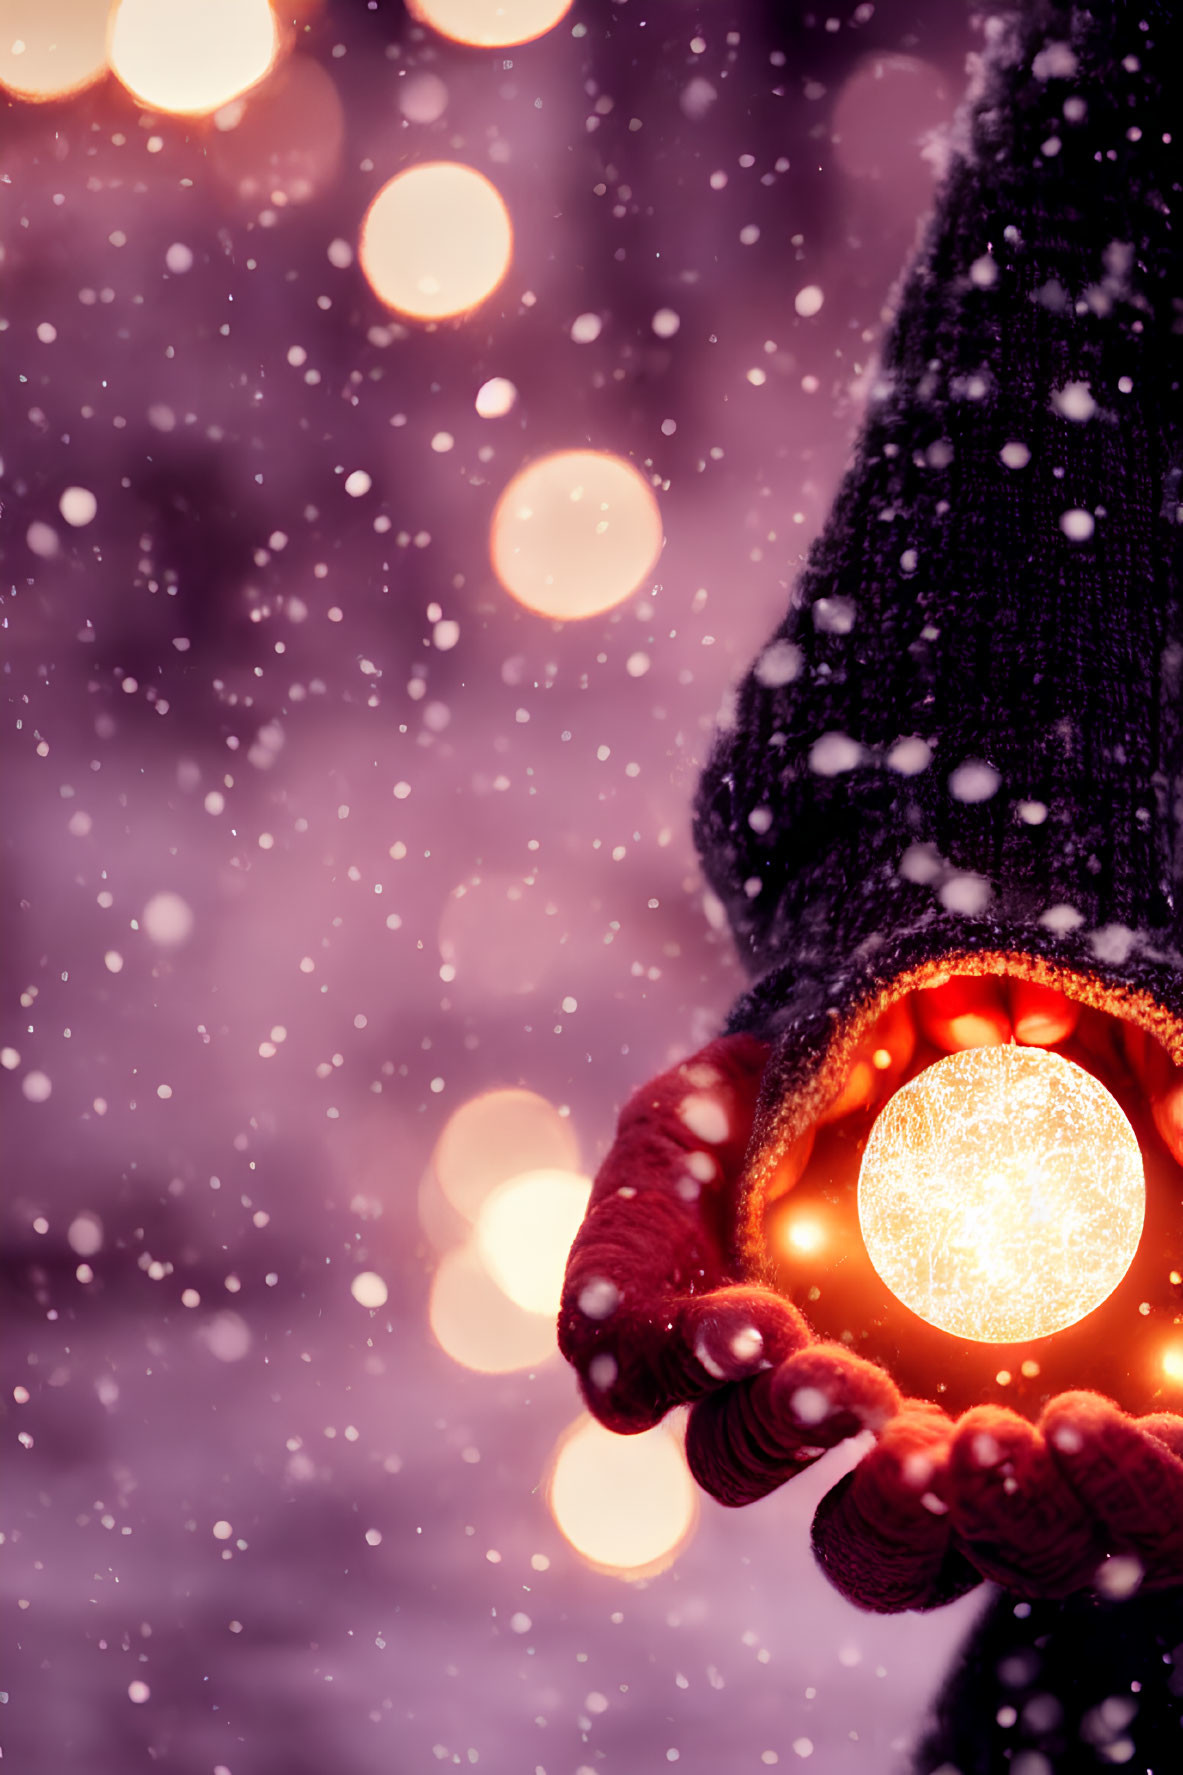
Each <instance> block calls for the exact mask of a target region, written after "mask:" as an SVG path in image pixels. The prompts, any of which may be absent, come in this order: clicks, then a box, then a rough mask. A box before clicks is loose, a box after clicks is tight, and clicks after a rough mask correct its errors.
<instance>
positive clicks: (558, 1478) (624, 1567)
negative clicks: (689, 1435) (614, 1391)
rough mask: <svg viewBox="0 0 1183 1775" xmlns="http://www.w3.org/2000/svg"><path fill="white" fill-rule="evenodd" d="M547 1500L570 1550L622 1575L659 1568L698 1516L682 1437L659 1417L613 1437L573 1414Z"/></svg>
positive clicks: (640, 1575)
mask: <svg viewBox="0 0 1183 1775" xmlns="http://www.w3.org/2000/svg"><path fill="white" fill-rule="evenodd" d="M547 1501H548V1502H549V1504H550V1509H551V1514H552V1515H553V1517H554V1519H555V1522H556V1523H557V1524H558V1527H559V1529H560V1530H561V1532H562V1534H563V1535H564V1536H565V1537H566V1539H567V1540H568V1541H569V1542H570V1543H571V1545H572V1547H574V1548H575V1550H576V1552H577V1553H579V1554H581V1555H582V1556H583V1558H584V1559H586V1560H587V1561H588V1563H589V1564H590V1565H594V1566H596V1567H598V1568H599V1569H600V1570H601V1571H608V1572H615V1573H617V1574H618V1575H620V1576H621V1577H630V1578H648V1577H652V1576H653V1574H654V1573H655V1572H659V1571H661V1570H663V1569H664V1567H666V1566H667V1565H669V1564H670V1563H671V1562H672V1560H673V1559H674V1558H675V1557H676V1556H677V1554H678V1553H679V1551H680V1550H681V1548H682V1547H683V1546H684V1544H685V1542H686V1540H687V1539H688V1537H689V1535H690V1533H691V1531H692V1530H693V1528H694V1525H695V1523H696V1521H697V1519H698V1497H697V1494H696V1492H695V1489H694V1482H693V1480H692V1479H691V1477H690V1473H689V1470H688V1468H687V1466H686V1457H685V1455H684V1454H683V1452H682V1446H681V1443H680V1441H679V1439H678V1437H677V1436H676V1435H675V1434H674V1432H673V1431H671V1430H670V1429H668V1428H667V1427H666V1426H665V1425H664V1424H658V1425H657V1427H656V1429H653V1430H645V1431H642V1433H641V1434H640V1435H639V1436H616V1435H614V1434H613V1433H612V1431H610V1430H605V1429H604V1427H603V1426H602V1425H601V1424H598V1423H596V1421H595V1419H594V1418H591V1417H586V1416H585V1417H581V1418H578V1419H576V1421H575V1423H574V1424H572V1425H570V1426H569V1428H568V1429H567V1431H566V1432H565V1434H564V1435H563V1436H562V1437H561V1438H560V1439H559V1443H558V1446H557V1448H556V1451H555V1456H554V1461H553V1465H552V1468H551V1472H550V1479H549V1483H548V1485H547Z"/></svg>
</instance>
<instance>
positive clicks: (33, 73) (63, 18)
mask: <svg viewBox="0 0 1183 1775" xmlns="http://www.w3.org/2000/svg"><path fill="white" fill-rule="evenodd" d="M110 12H111V0H2V3H0V87H3V88H4V90H5V91H6V92H10V93H12V94H13V96H14V97H15V98H18V99H59V98H64V97H66V96H67V95H68V94H70V93H75V92H80V91H81V90H82V88H83V87H84V86H89V85H90V84H91V82H92V81H95V80H98V79H100V78H101V76H102V75H104V74H105V73H106V72H107V24H108V19H109V16H110Z"/></svg>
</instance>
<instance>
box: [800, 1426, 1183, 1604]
mask: <svg viewBox="0 0 1183 1775" xmlns="http://www.w3.org/2000/svg"><path fill="white" fill-rule="evenodd" d="M921 1413H924V1414H926V1415H925V1417H924V1418H923V1420H921V1418H920V1416H919V1414H921ZM909 1419H912V1420H913V1424H912V1428H911V1429H909V1428H908V1424H909ZM918 1449H920V1450H922V1453H923V1460H922V1461H921V1462H916V1461H915V1460H914V1458H913V1456H914V1452H915V1451H916V1450H918ZM1176 1451H1178V1452H1176ZM1181 1454H1183V1420H1181V1419H1179V1418H1177V1417H1174V1416H1171V1415H1169V1414H1165V1413H1161V1414H1155V1415H1154V1416H1150V1417H1145V1418H1140V1419H1135V1418H1131V1417H1128V1416H1127V1415H1126V1414H1125V1413H1124V1412H1122V1411H1120V1410H1119V1409H1118V1407H1117V1406H1116V1405H1114V1404H1112V1403H1111V1402H1110V1401H1109V1400H1107V1399H1102V1398H1100V1397H1099V1396H1098V1395H1097V1394H1095V1393H1061V1394H1060V1395H1059V1396H1058V1397H1057V1398H1055V1399H1053V1400H1051V1401H1049V1403H1048V1405H1047V1406H1046V1408H1045V1409H1044V1412H1043V1416H1042V1418H1041V1419H1040V1422H1039V1424H1038V1425H1035V1424H1030V1423H1028V1422H1027V1421H1026V1419H1025V1418H1021V1417H1018V1416H1017V1415H1016V1414H1015V1413H1014V1412H1011V1411H1006V1410H1004V1409H1003V1408H1002V1407H1000V1406H993V1405H982V1406H975V1407H974V1408H973V1410H971V1411H967V1412H965V1413H964V1415H963V1416H962V1417H961V1418H960V1419H959V1420H958V1422H957V1423H955V1424H954V1423H951V1422H950V1421H949V1420H948V1419H946V1418H944V1417H943V1416H942V1414H940V1413H939V1412H937V1410H936V1408H935V1407H930V1406H926V1405H922V1404H920V1403H919V1402H917V1401H907V1402H906V1403H905V1406H904V1408H903V1410H902V1411H901V1414H900V1416H899V1417H897V1418H895V1419H894V1420H893V1421H892V1423H891V1424H890V1425H889V1426H888V1427H887V1430H886V1431H885V1432H884V1434H883V1436H882V1438H881V1439H880V1441H879V1443H878V1444H877V1446H876V1447H875V1448H874V1449H872V1450H871V1452H870V1453H869V1454H868V1455H867V1456H866V1457H865V1458H864V1459H863V1460H862V1461H861V1462H860V1464H859V1466H858V1467H857V1468H856V1469H855V1471H854V1473H852V1474H849V1475H847V1477H846V1479H844V1480H842V1481H841V1482H840V1483H839V1485H838V1486H836V1487H835V1488H834V1490H833V1491H832V1492H830V1493H829V1495H828V1496H827V1497H826V1498H824V1499H823V1500H822V1503H821V1505H820V1507H819V1509H818V1512H817V1517H816V1519H815V1522H814V1551H815V1552H816V1554H817V1557H818V1560H819V1562H820V1563H821V1565H822V1567H823V1569H824V1570H825V1572H826V1574H827V1576H828V1577H829V1578H830V1579H831V1581H832V1582H833V1583H834V1584H835V1585H836V1586H837V1588H838V1589H839V1590H841V1591H842V1592H843V1594H844V1595H846V1596H848V1597H849V1598H850V1600H851V1601H852V1602H854V1603H857V1604H858V1605H859V1607H861V1608H865V1609H873V1610H875V1611H877V1612H889V1611H891V1610H892V1609H897V1608H927V1607H932V1606H933V1605H934V1604H935V1603H938V1602H942V1601H946V1600H948V1595H949V1594H953V1593H956V1592H949V1591H948V1589H947V1586H948V1584H949V1582H950V1579H951V1578H952V1579H954V1581H956V1574H957V1568H960V1571H961V1573H962V1574H965V1573H970V1572H972V1573H975V1574H979V1575H980V1576H982V1577H985V1578H991V1579H993V1580H994V1581H995V1582H996V1583H999V1584H1001V1585H1003V1586H1004V1587H1005V1588H1006V1589H1008V1590H1011V1591H1014V1592H1015V1593H1016V1594H1018V1595H1020V1596H1029V1597H1053V1598H1054V1597H1064V1596H1069V1595H1071V1594H1072V1593H1073V1592H1074V1591H1078V1590H1083V1589H1088V1588H1090V1587H1092V1586H1094V1585H1095V1586H1097V1587H1098V1588H1100V1589H1102V1590H1108V1591H1109V1592H1110V1593H1111V1594H1121V1595H1124V1594H1128V1593H1129V1592H1130V1591H1132V1590H1133V1589H1136V1588H1138V1587H1139V1586H1141V1587H1144V1588H1147V1589H1165V1588H1168V1587H1171V1586H1174V1585H1178V1584H1183V1458H1180V1456H1181ZM1119 1561H1120V1564H1118V1562H1119ZM966 1587H967V1586H966V1585H965V1584H964V1583H963V1584H962V1585H961V1588H966Z"/></svg>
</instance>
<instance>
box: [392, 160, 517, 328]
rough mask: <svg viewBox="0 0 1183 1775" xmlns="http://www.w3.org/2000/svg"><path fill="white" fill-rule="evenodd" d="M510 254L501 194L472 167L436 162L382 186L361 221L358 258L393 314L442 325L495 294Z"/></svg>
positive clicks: (510, 235) (509, 234) (510, 233)
mask: <svg viewBox="0 0 1183 1775" xmlns="http://www.w3.org/2000/svg"><path fill="white" fill-rule="evenodd" d="M512 250H513V228H512V226H511V224H510V220H509V211H508V210H507V209H506V207H505V204H504V202H503V201H502V198H501V194H500V192H499V191H497V189H496V188H495V187H494V186H493V185H491V184H490V183H489V181H488V179H486V178H485V177H484V176H483V175H482V174H481V173H478V172H475V171H474V170H473V168H472V167H470V166H460V165H459V164H458V163H457V162H455V161H448V160H439V161H432V162H430V163H429V164H428V165H426V166H414V167H410V168H409V169H408V170H407V171H406V172H404V173H398V174H397V175H396V176H395V177H394V178H393V179H390V180H389V181H388V182H387V183H386V184H385V185H383V187H382V189H381V191H379V193H378V195H377V196H376V197H375V199H374V201H373V202H372V203H371V205H370V207H369V209H368V210H367V211H366V213H365V217H364V218H363V221H362V225H361V238H360V240H359V243H358V259H359V261H360V263H361V268H362V271H363V272H364V273H365V276H366V280H367V282H368V283H369V285H370V288H371V289H372V290H373V292H374V294H375V295H376V296H377V297H378V298H379V300H380V301H382V302H385V303H386V305H387V307H388V308H394V309H396V310H397V311H398V312H399V313H400V314H406V315H410V316H411V318H412V319H414V320H444V319H446V318H448V317H449V316H452V315H459V314H466V313H467V312H468V311H469V310H470V309H473V308H476V307H477V306H478V305H479V304H480V303H481V302H484V301H486V300H487V298H488V297H489V296H491V295H492V294H493V291H494V290H495V289H496V288H497V286H498V284H499V283H500V282H501V280H502V278H503V277H504V276H505V273H506V272H507V270H508V269H509V260H510V254H511V252H512Z"/></svg>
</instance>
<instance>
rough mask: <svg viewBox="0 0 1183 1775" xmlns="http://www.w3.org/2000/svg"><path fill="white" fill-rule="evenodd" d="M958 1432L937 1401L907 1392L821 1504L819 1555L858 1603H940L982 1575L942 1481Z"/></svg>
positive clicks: (879, 1607)
mask: <svg viewBox="0 0 1183 1775" xmlns="http://www.w3.org/2000/svg"><path fill="white" fill-rule="evenodd" d="M952 1433H953V1425H952V1423H951V1422H950V1421H949V1419H948V1418H947V1417H946V1416H945V1414H944V1413H943V1412H942V1411H941V1410H939V1408H938V1407H937V1406H935V1405H930V1404H929V1403H928V1401H927V1400H919V1399H906V1400H904V1402H903V1404H902V1405H901V1407H900V1411H899V1414H898V1416H896V1417H894V1418H893V1419H892V1420H891V1422H890V1423H889V1424H888V1425H887V1427H886V1428H885V1430H884V1431H883V1434H882V1435H881V1437H880V1438H879V1441H878V1442H877V1443H876V1444H875V1446H874V1448H872V1449H870V1450H869V1451H868V1453H867V1454H865V1455H864V1456H863V1458H862V1460H861V1461H860V1462H859V1464H858V1466H857V1467H856V1468H855V1469H854V1471H853V1472H852V1473H848V1474H846V1475H845V1476H844V1478H843V1479H841V1480H840V1481H839V1482H838V1484H837V1485H836V1486H834V1488H833V1489H832V1490H831V1491H829V1492H827V1494H826V1496H825V1497H824V1498H823V1499H822V1501H821V1503H820V1504H819V1505H818V1509H817V1514H816V1515H815V1516H814V1519H813V1551H814V1555H815V1557H816V1559H817V1561H818V1564H819V1565H820V1566H821V1568H822V1570H823V1571H824V1572H825V1574H826V1576H827V1578H829V1580H830V1582H831V1583H832V1584H833V1585H834V1586H835V1588H836V1589H837V1590H839V1591H841V1593H842V1594H843V1596H845V1597H846V1598H847V1600H848V1601H850V1602H852V1603H854V1604H855V1606H856V1607H857V1608H861V1609H868V1610H871V1611H873V1612H874V1613H876V1614H895V1613H898V1612H899V1611H900V1610H902V1609H925V1608H936V1607H938V1606H939V1605H940V1604H942V1603H946V1602H951V1601H952V1600H953V1598H954V1597H955V1596H961V1595H964V1593H965V1592H966V1591H967V1590H971V1589H973V1587H974V1586H975V1585H976V1584H978V1583H980V1581H981V1577H980V1574H979V1573H978V1572H977V1571H976V1570H975V1569H974V1567H973V1566H971V1565H970V1564H969V1562H968V1561H967V1560H966V1559H965V1558H964V1556H963V1555H962V1554H961V1553H959V1552H958V1551H957V1549H956V1548H954V1547H953V1546H952V1545H951V1535H950V1528H949V1519H948V1506H947V1505H946V1504H945V1503H944V1502H943V1501H942V1499H941V1498H940V1496H939V1495H938V1492H937V1491H936V1490H935V1489H934V1486H935V1485H936V1484H939V1483H940V1478H941V1476H942V1475H943V1472H944V1467H945V1463H946V1461H947V1459H948V1453H949V1441H950V1438H951V1436H952Z"/></svg>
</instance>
